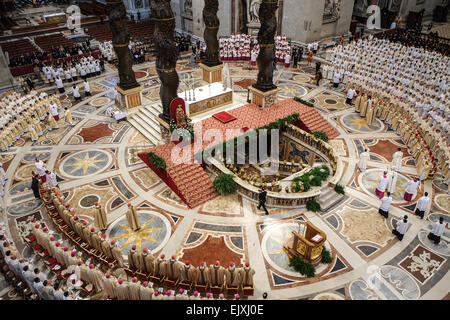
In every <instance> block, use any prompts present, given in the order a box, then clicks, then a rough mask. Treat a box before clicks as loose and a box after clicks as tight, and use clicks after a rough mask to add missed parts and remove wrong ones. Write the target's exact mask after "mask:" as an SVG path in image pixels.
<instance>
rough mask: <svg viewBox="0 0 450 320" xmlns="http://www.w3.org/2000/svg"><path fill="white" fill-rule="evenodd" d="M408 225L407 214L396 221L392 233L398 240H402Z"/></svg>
mask: <svg viewBox="0 0 450 320" xmlns="http://www.w3.org/2000/svg"><path fill="white" fill-rule="evenodd" d="M408 226H409V222H408V216H407V215H405V216H404V217H403V219H402V220H399V221H397V225H396V227H395V229H393V230H392V233H393V234H394V235H396V236H397V238H398V240H400V241H402V239H403V236H404V235H405V233H406V230H408Z"/></svg>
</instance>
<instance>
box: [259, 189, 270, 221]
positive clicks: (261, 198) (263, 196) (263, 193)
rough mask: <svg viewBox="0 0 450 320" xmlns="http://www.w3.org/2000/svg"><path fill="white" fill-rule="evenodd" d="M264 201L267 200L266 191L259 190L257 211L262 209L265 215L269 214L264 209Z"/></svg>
mask: <svg viewBox="0 0 450 320" xmlns="http://www.w3.org/2000/svg"><path fill="white" fill-rule="evenodd" d="M266 200H267V191H266V190H264V188H263V189H261V190H259V204H258V210H260V209H261V207H263V209H264V211H265V212H266V215H268V214H269V211H267V208H266Z"/></svg>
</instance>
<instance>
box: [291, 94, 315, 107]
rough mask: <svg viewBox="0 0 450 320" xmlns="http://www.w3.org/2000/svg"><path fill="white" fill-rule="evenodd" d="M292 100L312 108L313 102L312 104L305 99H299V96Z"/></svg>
mask: <svg viewBox="0 0 450 320" xmlns="http://www.w3.org/2000/svg"><path fill="white" fill-rule="evenodd" d="M294 100H295V101H297V102H300V103H303V104H304V105H305V106H308V107H311V108H314V104H312V103H311V102H308V101H305V100H303V99H300V98H299V97H295V98H294Z"/></svg>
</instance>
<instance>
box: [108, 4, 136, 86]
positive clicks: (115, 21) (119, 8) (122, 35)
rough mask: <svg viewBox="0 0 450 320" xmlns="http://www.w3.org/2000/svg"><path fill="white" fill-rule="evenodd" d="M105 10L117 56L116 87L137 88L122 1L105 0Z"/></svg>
mask: <svg viewBox="0 0 450 320" xmlns="http://www.w3.org/2000/svg"><path fill="white" fill-rule="evenodd" d="M106 4H107V10H108V16H109V26H110V28H111V33H112V43H113V46H114V51H115V52H116V54H117V60H118V61H119V65H118V69H119V70H118V71H119V79H120V80H119V84H118V86H119V87H120V88H121V89H123V90H128V89H132V88H136V87H139V83H138V82H137V81H136V76H135V75H134V71H133V57H132V56H131V52H130V48H128V44H129V43H130V33H129V32H128V26H127V12H126V10H125V6H124V4H123V1H121V0H107V1H106Z"/></svg>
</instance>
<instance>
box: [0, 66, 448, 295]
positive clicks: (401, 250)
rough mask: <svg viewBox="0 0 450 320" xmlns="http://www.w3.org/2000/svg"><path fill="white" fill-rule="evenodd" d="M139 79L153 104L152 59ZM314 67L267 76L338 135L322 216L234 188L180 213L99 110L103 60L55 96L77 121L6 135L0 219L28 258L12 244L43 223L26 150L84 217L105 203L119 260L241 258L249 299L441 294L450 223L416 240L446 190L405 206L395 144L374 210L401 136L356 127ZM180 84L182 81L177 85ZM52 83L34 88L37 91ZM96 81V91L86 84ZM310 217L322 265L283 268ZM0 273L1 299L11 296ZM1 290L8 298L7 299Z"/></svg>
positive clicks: (235, 69)
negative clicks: (334, 182) (251, 279)
mask: <svg viewBox="0 0 450 320" xmlns="http://www.w3.org/2000/svg"><path fill="white" fill-rule="evenodd" d="M247 67H248V64H247V63H239V62H238V63H231V64H230V74H231V77H232V83H233V89H234V90H235V93H234V95H235V98H236V100H242V101H245V100H246V98H247V87H248V86H249V85H251V84H252V83H254V81H255V80H256V75H257V72H256V70H248V68H247ZM134 69H135V72H136V75H137V78H138V81H139V82H140V83H141V84H142V85H143V86H144V91H143V101H144V104H151V103H156V102H158V100H159V87H160V81H159V79H158V77H157V75H156V72H155V65H154V62H150V63H146V64H142V65H137V66H135V67H134ZM313 69H314V68H312V67H310V66H307V65H306V63H305V61H303V62H302V63H301V65H300V67H299V68H298V69H293V68H289V69H286V68H284V66H281V65H279V66H278V69H277V70H276V71H275V77H274V79H275V83H276V84H277V86H278V87H280V88H281V91H280V98H283V99H284V98H292V97H294V96H298V97H301V98H302V99H304V100H307V101H311V102H313V103H314V104H315V105H316V108H317V109H318V110H319V111H320V113H321V114H322V115H323V116H324V117H325V118H326V119H327V120H328V121H329V122H330V123H331V124H332V125H333V126H334V127H335V128H336V129H337V131H338V132H339V133H340V135H339V136H338V137H337V138H336V139H334V140H332V141H330V144H331V145H332V146H333V147H334V148H335V150H336V152H337V153H338V154H339V156H340V157H341V159H342V160H343V162H344V165H345V169H344V174H343V176H342V179H341V182H340V183H341V184H342V185H344V186H345V188H346V197H345V198H344V199H343V200H342V201H341V202H340V203H339V204H338V205H335V206H334V207H332V208H331V209H330V210H328V211H327V212H319V213H312V212H309V211H307V210H306V209H291V210H287V209H274V208H272V209H270V208H269V212H270V215H268V216H266V215H263V214H262V212H261V211H258V210H257V208H256V205H255V203H253V202H251V201H249V200H247V199H245V198H243V197H241V196H239V195H233V196H227V197H218V198H215V199H213V200H210V201H208V202H206V203H204V204H203V205H201V206H199V207H197V208H194V209H189V208H188V207H187V206H186V205H185V204H184V203H183V202H182V201H181V200H180V199H179V198H178V197H177V195H176V194H174V193H173V192H172V191H171V190H170V189H169V188H168V187H167V186H166V185H165V184H164V183H163V182H162V181H160V179H159V178H158V177H157V176H156V175H155V174H153V172H152V171H151V170H150V169H148V168H147V167H146V165H145V164H144V163H143V162H141V161H140V159H139V158H138V157H137V153H138V152H140V151H141V150H144V149H146V148H149V147H151V146H152V143H151V142H150V141H148V140H147V139H145V138H144V137H143V136H142V135H141V134H140V133H139V132H137V131H136V130H135V129H134V128H133V127H132V126H131V125H130V124H129V123H127V122H121V123H119V124H117V123H114V122H113V121H112V120H111V118H108V117H106V116H105V114H104V112H105V110H106V108H107V107H108V106H110V105H112V104H113V103H114V101H113V100H114V85H115V84H116V83H117V74H116V72H115V71H114V69H113V68H110V67H108V72H107V73H106V74H104V75H102V76H101V77H98V78H96V79H95V80H93V82H94V83H92V84H91V88H93V89H92V90H93V91H95V95H93V96H92V97H89V98H88V99H83V100H82V101H81V102H79V103H77V104H73V103H72V101H73V97H70V96H66V95H64V96H62V97H61V98H62V100H63V104H64V105H68V106H72V107H71V110H72V115H73V117H74V119H75V120H76V125H75V126H73V127H67V126H66V125H65V124H63V123H61V124H60V129H58V130H55V131H51V132H47V133H45V134H44V136H42V137H41V138H40V139H39V140H38V141H37V142H35V143H32V142H31V141H30V140H29V138H28V137H24V138H22V139H20V140H19V141H17V143H16V145H15V146H14V147H13V148H12V149H11V150H9V151H8V152H5V153H0V161H1V162H3V163H4V167H5V169H7V175H8V177H9V180H8V182H7V184H6V186H5V192H6V196H5V197H4V198H3V200H2V201H1V207H2V212H1V217H0V219H1V220H2V221H5V222H6V223H7V225H8V227H9V230H10V233H11V236H12V237H13V239H14V241H15V242H16V245H17V247H18V248H19V249H20V250H22V254H23V255H28V256H29V255H30V253H29V252H28V249H25V248H26V247H25V245H24V243H23V241H22V236H23V235H25V234H27V232H28V230H27V225H26V223H25V221H26V220H27V219H28V218H29V217H30V216H34V217H35V218H36V219H38V220H41V221H43V222H44V223H45V224H46V225H47V226H49V227H50V229H52V226H51V225H50V223H49V221H48V220H47V218H46V215H45V212H44V211H43V207H42V206H41V203H40V202H39V201H36V200H34V198H33V194H32V192H31V191H30V179H29V177H30V172H31V170H33V160H34V157H35V155H39V156H40V157H41V159H43V160H45V161H46V163H47V166H48V168H50V169H52V170H54V171H55V172H56V174H57V178H58V181H59V185H60V187H61V189H62V190H63V193H64V195H65V197H66V198H67V199H68V200H69V201H70V203H71V206H72V207H73V208H74V209H75V210H76V212H78V213H79V215H81V216H82V217H83V219H86V220H88V221H90V222H91V223H92V222H93V211H92V206H93V204H94V202H96V201H99V202H100V203H101V204H102V205H103V206H104V207H105V208H106V211H107V218H108V230H107V235H108V237H109V238H111V239H115V240H116V241H117V242H119V244H120V246H121V248H122V249H123V253H124V257H126V254H127V250H128V249H129V248H131V246H132V245H133V244H136V245H137V246H138V247H139V248H143V247H146V248H148V249H149V250H151V252H152V253H153V254H155V255H159V254H162V253H164V254H165V255H166V256H171V255H173V254H175V255H176V256H177V257H178V258H179V259H181V260H182V261H184V260H186V259H188V260H190V261H191V263H192V264H194V265H196V264H199V263H200V262H201V261H206V262H207V264H212V263H214V261H215V260H220V261H221V263H222V264H223V265H224V264H228V262H229V261H230V260H231V261H234V262H235V263H236V265H237V266H238V267H240V266H242V265H243V264H244V263H245V262H246V261H249V262H250V265H251V266H252V267H253V268H254V269H255V270H256V276H255V296H254V298H260V297H261V295H262V293H263V292H268V296H269V298H270V299H316V300H351V299H358V300H372V299H381V300H384V299H389V300H398V299H400V300H411V299H448V297H449V283H450V273H449V272H448V270H449V266H450V230H446V231H445V233H444V235H443V237H442V240H441V243H440V244H439V245H438V246H437V245H434V244H432V243H431V242H430V241H429V240H428V239H427V237H426V235H427V233H428V231H429V229H430V225H431V224H432V223H433V222H434V221H436V220H437V219H438V218H439V217H440V216H445V217H446V219H447V220H448V218H449V212H450V195H448V191H449V190H448V187H447V186H446V185H444V184H443V183H442V177H441V176H439V175H438V176H436V178H435V179H434V181H426V182H425V183H424V184H422V187H421V190H420V192H419V194H418V195H417V196H416V197H415V198H414V199H413V200H412V202H410V203H407V202H405V201H404V200H403V191H404V188H405V182H406V181H407V180H408V179H409V178H410V177H411V176H413V175H416V174H417V171H416V168H415V163H414V160H413V159H412V158H411V157H410V156H409V154H408V153H407V150H406V149H404V150H405V151H404V153H405V158H404V160H403V166H402V170H401V172H400V175H399V179H398V181H397V187H396V192H395V195H394V202H393V205H392V208H391V212H390V216H389V218H388V219H383V218H382V217H381V216H380V215H379V214H378V213H377V210H378V206H379V205H380V201H379V199H377V198H376V196H375V194H374V192H373V191H374V185H375V184H376V179H377V177H378V176H379V175H380V174H381V172H382V171H383V170H385V169H386V168H387V167H388V166H389V162H390V161H391V155H392V153H394V152H395V151H396V150H397V148H398V147H402V148H405V146H404V144H403V142H402V140H401V139H400V138H399V136H398V135H397V134H396V133H395V132H394V131H392V130H390V129H389V128H388V127H387V126H386V125H385V124H384V123H383V122H382V121H379V120H376V121H374V122H373V124H372V125H367V123H366V122H365V120H364V119H361V118H360V117H359V115H358V114H357V113H355V112H354V109H353V108H352V107H350V106H348V105H346V104H345V96H344V95H343V93H342V92H343V90H342V88H339V89H338V91H333V90H332V89H331V87H330V84H329V82H328V81H326V80H324V81H322V83H321V86H319V87H317V86H316V85H315V83H314V82H313V81H312V77H313V75H312V74H311V73H308V72H312V71H313ZM177 70H178V72H179V73H180V79H184V77H185V74H191V76H193V77H194V79H196V86H201V85H204V83H203V81H202V80H201V71H200V69H198V68H196V66H193V65H192V64H189V63H188V60H187V58H185V59H180V60H179V62H178V64H177ZM185 87H186V84H185V83H183V81H182V82H181V86H180V90H183V88H185ZM46 89H50V90H53V91H54V90H55V89H54V88H43V89H40V90H46ZM94 89H95V90H94ZM364 148H367V149H368V150H369V152H370V160H369V162H368V170H367V171H366V172H365V173H364V174H361V173H360V172H359V171H358V170H357V163H358V159H359V154H360V153H361V152H362V151H363V149H364ZM425 191H427V192H428V193H429V194H430V195H431V196H432V208H431V211H430V214H429V215H428V216H427V217H426V218H425V219H424V220H420V219H418V218H417V216H415V215H414V213H413V211H414V208H415V203H416V201H417V199H418V197H420V195H421V194H422V193H423V192H425ZM127 203H132V204H133V205H134V206H135V207H136V208H137V209H138V213H139V219H140V221H141V223H142V229H141V230H139V231H138V232H133V231H132V230H130V229H129V228H128V226H127V223H126V218H125V212H126V210H127V208H126V204H127ZM405 214H406V215H408V216H409V220H410V222H411V226H410V228H409V230H408V231H407V233H406V235H405V237H404V239H403V241H398V240H397V239H396V238H394V237H393V236H392V234H391V229H392V228H393V225H395V222H396V221H397V219H399V217H401V216H403V215H405ZM299 221H300V222H302V221H303V222H304V221H310V222H312V223H313V224H314V225H316V226H317V227H318V228H320V229H321V230H323V231H324V232H325V233H326V235H327V242H326V244H325V247H326V248H327V249H328V250H329V251H330V252H331V255H332V262H331V263H330V264H326V265H322V264H320V265H319V266H317V268H316V276H315V277H313V278H306V277H303V276H301V275H300V274H299V273H296V272H295V271H294V270H293V269H292V268H291V267H289V265H288V256H287V253H286V251H285V250H284V249H283V246H282V243H283V241H284V240H286V239H287V237H288V236H289V234H290V231H291V230H294V228H296V226H297V222H299ZM6 289H7V287H6V286H5V285H4V281H3V279H0V295H2V296H3V297H4V299H14V296H13V294H10V293H9V291H8V290H6ZM8 294H9V295H8Z"/></svg>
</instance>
